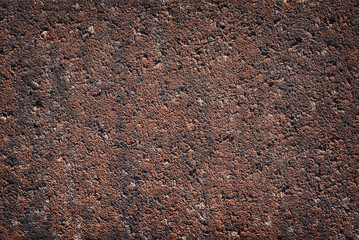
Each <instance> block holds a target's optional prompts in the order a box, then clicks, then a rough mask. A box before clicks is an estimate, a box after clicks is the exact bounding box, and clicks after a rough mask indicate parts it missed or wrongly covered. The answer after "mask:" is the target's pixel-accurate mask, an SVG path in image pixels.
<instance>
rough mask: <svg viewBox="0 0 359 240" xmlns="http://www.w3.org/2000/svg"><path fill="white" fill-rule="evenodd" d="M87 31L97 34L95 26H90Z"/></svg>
mask: <svg viewBox="0 0 359 240" xmlns="http://www.w3.org/2000/svg"><path fill="white" fill-rule="evenodd" d="M87 31H88V32H89V33H91V34H95V29H94V28H93V26H90V27H89V28H88V29H87Z"/></svg>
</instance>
